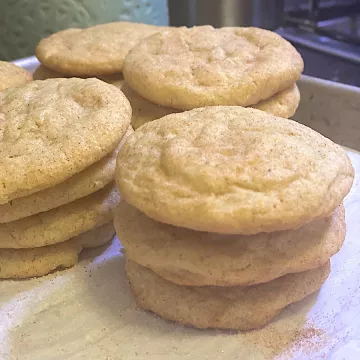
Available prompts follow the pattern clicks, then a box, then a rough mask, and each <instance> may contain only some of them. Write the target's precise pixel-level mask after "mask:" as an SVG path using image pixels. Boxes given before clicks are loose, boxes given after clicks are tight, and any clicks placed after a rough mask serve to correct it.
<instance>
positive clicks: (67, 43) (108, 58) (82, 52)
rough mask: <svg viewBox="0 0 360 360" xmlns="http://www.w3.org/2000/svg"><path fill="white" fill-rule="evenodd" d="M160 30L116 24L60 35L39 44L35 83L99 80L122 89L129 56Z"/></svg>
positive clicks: (73, 30) (152, 27)
mask: <svg viewBox="0 0 360 360" xmlns="http://www.w3.org/2000/svg"><path fill="white" fill-rule="evenodd" d="M160 29H161V27H158V26H155V25H147V24H138V23H130V22H114V23H108V24H102V25H96V26H92V27H89V28H86V29H66V30H62V31H59V32H57V33H55V34H53V35H51V36H49V37H47V38H45V39H43V40H41V41H40V43H39V44H38V46H37V48H36V51H35V53H36V56H37V58H38V59H39V61H40V62H41V65H40V66H39V67H38V68H37V69H36V70H35V73H34V79H35V80H44V79H48V78H61V77H82V78H89V77H98V78H101V79H102V80H103V81H105V82H110V83H112V84H114V85H121V84H122V81H121V80H122V79H123V77H122V74H121V73H122V69H123V64H124V60H125V57H126V55H127V54H128V52H129V51H130V50H131V48H132V47H133V46H134V45H136V44H137V43H138V42H139V40H141V39H143V38H145V37H147V36H149V35H152V34H154V33H155V32H157V31H159V30H160Z"/></svg>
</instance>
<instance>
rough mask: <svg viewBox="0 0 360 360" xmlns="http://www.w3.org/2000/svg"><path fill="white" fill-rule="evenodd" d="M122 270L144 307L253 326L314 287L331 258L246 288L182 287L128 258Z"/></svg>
mask: <svg viewBox="0 0 360 360" xmlns="http://www.w3.org/2000/svg"><path fill="white" fill-rule="evenodd" d="M126 273H127V276H128V278H129V281H130V285H131V289H132V291H133V293H134V295H135V296H136V300H137V303H138V304H139V306H141V307H142V308H143V309H146V310H151V311H153V312H155V313H156V314H158V315H160V316H162V317H164V318H166V319H169V320H175V321H177V322H180V323H183V324H187V325H193V326H195V327H198V328H218V329H235V330H252V329H256V328H260V327H262V326H264V325H266V324H267V323H268V322H269V321H270V320H271V319H273V318H274V317H275V316H276V315H277V314H279V312H280V311H281V310H283V309H284V308H285V307H286V306H287V305H289V304H292V303H294V302H297V301H300V300H302V299H303V298H305V297H306V296H308V295H310V294H311V293H313V292H315V291H316V290H318V289H319V288H320V287H321V285H322V284H323V283H324V282H325V280H326V279H327V277H328V276H329V274H330V261H328V262H327V263H326V264H325V265H323V266H322V267H320V268H316V269H313V270H308V271H304V272H300V273H296V274H288V275H285V276H282V277H280V278H278V279H275V280H272V281H270V282H267V283H263V284H258V285H253V286H249V287H244V286H230V287H219V286H181V285H177V284H174V283H171V282H170V281H167V280H164V279H163V278H161V277H160V276H158V275H156V274H155V273H154V272H153V271H151V270H149V269H147V268H145V267H143V266H141V265H138V264H136V263H134V262H132V261H131V260H127V262H126Z"/></svg>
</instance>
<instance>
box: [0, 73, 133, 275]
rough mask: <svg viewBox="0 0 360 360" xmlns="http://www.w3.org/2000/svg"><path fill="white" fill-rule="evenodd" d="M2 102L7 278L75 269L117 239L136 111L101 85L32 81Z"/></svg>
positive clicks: (1, 213)
mask: <svg viewBox="0 0 360 360" xmlns="http://www.w3.org/2000/svg"><path fill="white" fill-rule="evenodd" d="M0 98H1V101H0V118H1V119H2V127H1V141H0V234H1V236H0V278H26V277H32V276H40V275H44V274H47V273H48V272H50V271H52V270H54V269H56V268H58V267H69V266H72V265H74V264H75V263H76V261H77V256H78V253H79V252H80V251H81V250H82V248H84V247H93V246H99V245H102V244H104V243H105V242H107V241H109V240H110V239H111V238H112V236H113V234H114V229H113V225H112V218H113V215H112V209H113V208H114V207H115V206H116V205H117V203H118V201H119V194H118V192H117V190H116V189H115V188H114V184H113V179H114V171H115V165H116V155H117V151H118V149H119V148H120V147H121V145H122V144H121V143H122V142H123V140H124V139H125V137H126V135H127V134H128V131H132V130H129V125H130V119H131V108H130V104H129V102H128V100H127V99H126V98H125V96H124V95H123V94H122V93H121V92H120V91H118V90H117V89H116V88H115V87H113V86H111V85H109V84H106V83H104V82H102V81H100V80H98V79H76V78H73V79H49V80H45V81H33V82H30V83H28V84H25V85H23V86H19V87H16V88H11V89H7V90H5V91H3V92H1V97H0ZM130 129H131V128H130Z"/></svg>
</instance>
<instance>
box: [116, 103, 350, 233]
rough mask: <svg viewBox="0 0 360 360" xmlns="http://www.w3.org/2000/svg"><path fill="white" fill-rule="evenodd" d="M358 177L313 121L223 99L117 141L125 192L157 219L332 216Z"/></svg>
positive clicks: (216, 228)
mask: <svg viewBox="0 0 360 360" xmlns="http://www.w3.org/2000/svg"><path fill="white" fill-rule="evenodd" d="M353 177H354V170H353V167H352V165H351V162H350V159H349V158H348V157H347V155H346V153H345V151H344V150H343V149H342V148H341V147H340V146H338V145H336V144H334V143H333V142H332V141H331V140H329V139H327V138H325V137H323V136H322V135H320V134H319V133H317V132H315V131H314V130H312V129H310V128H308V127H306V126H304V125H301V124H299V123H296V122H294V121H290V120H286V119H282V118H277V117H274V116H272V115H269V114H267V113H265V112H262V111H259V110H255V109H251V108H242V107H221V106H218V107H207V108H200V109H195V110H192V111H187V112H183V113H178V114H171V115H167V116H165V117H163V118H161V119H159V120H155V121H153V122H150V123H147V124H145V125H143V126H142V127H141V128H139V129H138V130H137V131H136V132H135V133H134V135H132V136H130V137H129V138H128V141H127V142H126V143H125V145H124V146H123V148H122V149H121V150H120V152H119V155H118V159H117V173H116V180H117V183H118V186H119V188H120V192H121V194H122V195H123V197H124V198H125V200H126V201H127V202H129V203H130V204H132V205H133V206H135V207H136V208H138V209H139V210H140V211H143V212H144V213H145V214H146V215H148V216H149V217H151V218H153V219H155V220H158V221H161V222H165V223H169V224H172V225H175V226H181V227H185V228H190V229H193V230H202V231H209V232H219V233H242V234H254V233H259V232H271V231H277V230H286V229H292V228H296V227H298V226H301V225H303V224H305V223H306V222H309V221H311V220H313V219H315V218H317V217H324V216H329V215H330V214H331V212H332V211H334V209H335V208H336V207H337V206H338V205H339V204H340V203H341V201H342V200H343V198H344V196H345V195H346V194H347V193H348V191H349V190H350V187H351V185H352V182H353Z"/></svg>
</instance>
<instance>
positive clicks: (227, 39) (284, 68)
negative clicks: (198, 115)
mask: <svg viewBox="0 0 360 360" xmlns="http://www.w3.org/2000/svg"><path fill="white" fill-rule="evenodd" d="M302 70H303V61H302V58H301V56H300V54H299V53H298V52H297V51H296V50H295V48H294V47H293V46H292V45H291V44H290V43H289V42H287V41H286V40H285V39H283V38H282V37H281V36H279V35H277V34H276V33H273V32H271V31H267V30H262V29H258V28H241V27H234V28H220V29H214V28H213V27H211V26H199V27H194V28H190V29H188V28H168V29H167V30H164V31H161V32H158V33H156V34H154V35H152V36H150V37H148V38H146V39H143V40H142V41H140V43H139V44H138V45H136V46H135V47H134V48H133V49H132V50H131V51H130V52H129V54H128V56H127V57H126V59H125V62H124V68H123V74H124V77H125V80H126V82H127V84H128V85H129V86H130V87H131V88H132V89H133V90H134V91H135V92H136V93H137V94H138V95H140V96H141V97H143V98H144V99H146V100H147V101H149V102H151V103H153V104H157V105H158V106H164V107H168V108H170V109H177V111H183V110H190V109H193V108H199V107H203V106H215V105H232V106H233V105H241V106H251V107H255V108H258V109H260V110H263V111H267V112H269V113H271V114H274V115H276V116H281V117H286V118H288V117H290V116H292V115H293V114H294V113H295V111H296V108H297V106H298V104H299V101H300V95H299V92H298V89H297V87H296V85H295V82H296V81H297V80H298V79H299V77H300V75H301V73H302ZM155 106H156V105H154V107H155ZM175 111H176V110H173V112H175ZM169 112H170V111H168V113H169ZM145 121H146V120H145ZM145 121H143V122H145ZM137 122H138V123H141V121H140V120H139V121H137Z"/></svg>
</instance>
